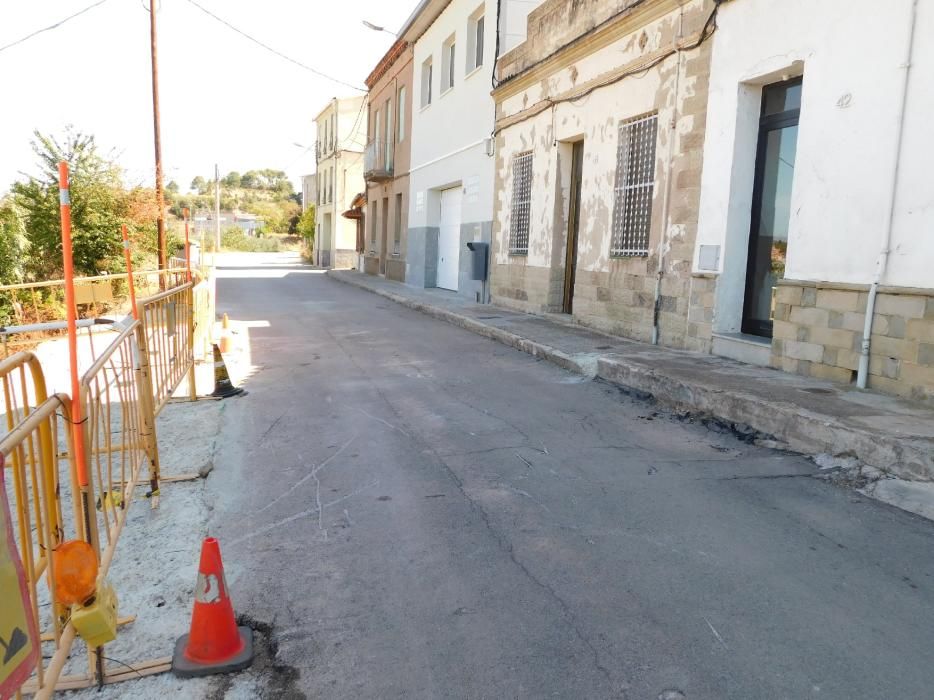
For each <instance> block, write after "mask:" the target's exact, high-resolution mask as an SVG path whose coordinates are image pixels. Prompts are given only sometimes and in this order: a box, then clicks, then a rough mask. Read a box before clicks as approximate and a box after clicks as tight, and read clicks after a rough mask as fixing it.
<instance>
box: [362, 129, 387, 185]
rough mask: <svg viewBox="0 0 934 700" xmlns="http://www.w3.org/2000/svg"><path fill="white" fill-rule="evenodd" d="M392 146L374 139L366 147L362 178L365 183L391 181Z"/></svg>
mask: <svg viewBox="0 0 934 700" xmlns="http://www.w3.org/2000/svg"><path fill="white" fill-rule="evenodd" d="M392 156H393V144H391V143H388V142H386V141H384V140H383V139H376V140H374V141H370V142H369V143H368V144H367V145H366V152H365V153H364V155H363V177H364V178H365V179H366V181H367V182H382V181H383V180H390V179H392Z"/></svg>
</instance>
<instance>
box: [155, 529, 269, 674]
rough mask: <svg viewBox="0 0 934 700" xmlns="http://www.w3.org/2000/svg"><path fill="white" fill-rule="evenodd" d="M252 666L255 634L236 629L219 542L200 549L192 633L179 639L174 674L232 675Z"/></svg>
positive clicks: (176, 644) (250, 630)
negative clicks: (233, 672)
mask: <svg viewBox="0 0 934 700" xmlns="http://www.w3.org/2000/svg"><path fill="white" fill-rule="evenodd" d="M252 662H253V630H252V629H250V628H249V627H237V622H236V620H235V619H234V612H233V605H231V602H230V592H229V591H228V590H227V580H226V579H225V578H224V564H223V563H222V562H221V550H220V545H218V543H217V540H216V539H214V538H213V537H208V538H207V539H206V540H204V543H203V544H202V545H201V564H200V565H199V566H198V582H197V583H196V584H195V607H194V611H193V612H192V614H191V631H190V632H189V633H188V634H186V635H183V636H181V637H179V639H178V641H177V642H176V643H175V654H174V656H173V657H172V672H173V673H174V674H175V675H176V676H179V677H181V678H194V677H196V676H209V675H211V674H214V673H229V672H231V671H239V670H241V669H244V668H246V667H247V666H249V665H250V664H251V663H252Z"/></svg>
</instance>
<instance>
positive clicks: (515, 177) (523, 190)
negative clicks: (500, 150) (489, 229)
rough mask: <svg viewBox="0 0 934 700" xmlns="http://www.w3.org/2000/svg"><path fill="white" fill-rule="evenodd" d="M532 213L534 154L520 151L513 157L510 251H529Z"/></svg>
mask: <svg viewBox="0 0 934 700" xmlns="http://www.w3.org/2000/svg"><path fill="white" fill-rule="evenodd" d="M531 213H532V154H531V152H527V153H518V154H516V155H515V156H513V159H512V221H511V223H510V227H509V252H510V253H511V254H513V255H525V254H527V253H528V252H529V219H530V218H531Z"/></svg>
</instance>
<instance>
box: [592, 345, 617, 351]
mask: <svg viewBox="0 0 934 700" xmlns="http://www.w3.org/2000/svg"><path fill="white" fill-rule="evenodd" d="M612 347H613V346H612V345H598V346H597V347H596V348H595V349H596V350H609V349H610V348H612Z"/></svg>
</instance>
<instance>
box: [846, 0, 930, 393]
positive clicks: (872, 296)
mask: <svg viewBox="0 0 934 700" xmlns="http://www.w3.org/2000/svg"><path fill="white" fill-rule="evenodd" d="M917 16H918V0H911V9H910V17H909V23H908V49H907V51H906V56H905V62H904V64H902V67H903V68H904V69H905V74H904V77H903V79H902V88H901V89H902V95H901V101H900V103H899V108H898V109H899V112H898V130H897V131H896V134H895V164H894V166H893V168H892V190H891V193H890V195H889V208H888V211H887V212H886V216H885V219H886V220H885V227H884V231H883V234H882V236H883V238H882V249H881V250H880V251H879V259H878V260H877V261H876V275H875V278H874V279H873V281H872V284H871V285H870V286H869V299H868V300H867V301H866V320H865V323H864V325H863V339H862V343H861V352H860V356H859V369H858V370H857V372H856V386H858V387H859V388H860V389H865V388H866V384H867V382H868V380H869V348H870V345H871V342H872V340H871V339H872V322H873V319H874V317H875V313H876V296H877V295H878V293H879V285H880V284H881V282H882V279H883V277H884V276H885V270H886V267H887V266H888V262H889V253H890V252H891V251H890V247H891V242H892V223H893V221H894V219H895V199H896V197H897V195H898V181H899V175H900V174H901V151H902V135H903V134H904V131H905V107H906V104H907V102H908V79H909V76H910V74H911V59H912V58H913V56H914V43H915V41H914V40H915V24H916V23H917Z"/></svg>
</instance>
